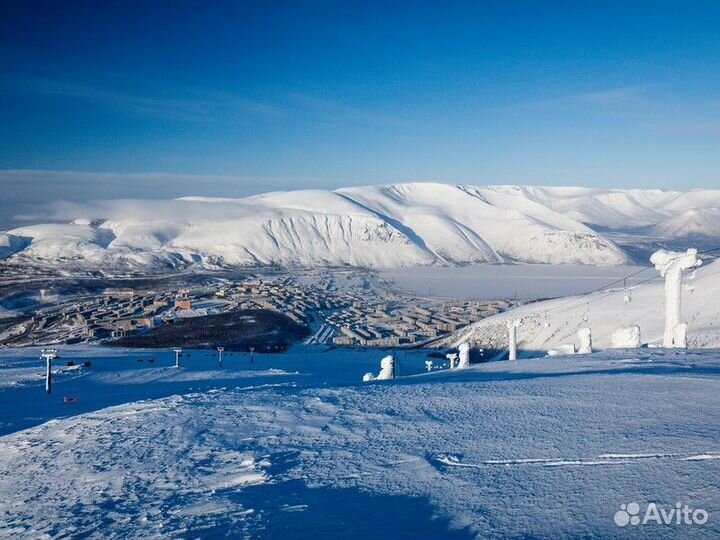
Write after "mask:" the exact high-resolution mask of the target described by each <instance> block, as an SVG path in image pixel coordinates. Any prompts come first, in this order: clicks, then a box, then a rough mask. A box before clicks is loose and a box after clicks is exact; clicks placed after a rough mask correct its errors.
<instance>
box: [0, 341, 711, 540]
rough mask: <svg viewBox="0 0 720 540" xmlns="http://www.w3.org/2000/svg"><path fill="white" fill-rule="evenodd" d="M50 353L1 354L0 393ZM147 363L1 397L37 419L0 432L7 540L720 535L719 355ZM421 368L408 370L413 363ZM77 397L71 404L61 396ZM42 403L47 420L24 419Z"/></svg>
mask: <svg viewBox="0 0 720 540" xmlns="http://www.w3.org/2000/svg"><path fill="white" fill-rule="evenodd" d="M36 352H37V351H29V350H22V351H17V350H15V351H14V350H5V351H2V352H1V353H0V362H2V363H3V364H4V365H0V379H2V380H12V379H14V378H15V377H17V376H18V371H17V370H18V369H21V368H23V367H24V368H25V369H28V370H36V371H41V368H42V366H41V363H40V362H39V361H37V360H36V359H35V358H34V357H33V355H34V353H36ZM139 354H143V355H147V354H148V352H147V351H145V352H142V351H105V350H103V349H95V348H80V349H77V350H74V351H72V350H70V351H67V352H66V357H67V355H74V356H75V357H76V358H86V357H92V361H93V367H92V368H90V369H89V370H77V371H76V372H75V373H74V374H72V375H71V374H65V375H64V376H63V375H59V376H58V380H57V382H56V384H55V386H54V387H55V389H56V393H55V394H53V395H52V396H49V397H48V396H46V395H44V393H43V388H42V382H39V381H34V380H28V378H27V377H21V378H22V379H23V381H22V382H20V383H19V384H15V385H10V384H4V385H3V387H2V389H0V399H2V400H3V403H2V409H0V410H1V411H2V418H3V420H4V421H5V422H10V423H11V424H12V423H13V422H14V419H18V418H21V419H22V422H20V423H23V422H27V421H31V422H32V427H28V428H27V429H23V430H20V431H18V430H17V429H18V427H19V424H17V423H15V424H13V425H14V426H15V427H10V428H9V429H6V430H5V433H6V434H5V435H3V436H2V437H0V536H1V537H8V538H19V539H22V538H40V537H48V538H70V537H73V538H74V537H83V538H225V537H227V538H297V539H310V538H313V539H316V538H320V539H330V538H333V539H335V538H339V537H342V538H347V539H355V538H356V539H363V540H365V539H368V538H381V537H382V538H438V539H439V538H578V537H582V538H597V539H612V538H680V537H681V538H688V539H692V538H714V537H717V536H718V535H720V525H719V523H720V521H718V518H717V516H719V515H720V489H719V488H718V486H720V425H718V424H717V422H715V421H714V420H713V419H714V418H717V417H718V415H719V414H720V394H718V392H717V386H718V377H719V376H720V352H719V351H714V350H705V351H676V350H659V349H656V350H649V349H645V350H635V351H614V352H606V353H595V354H592V355H583V356H573V357H554V358H545V359H532V360H519V361H517V362H512V363H510V362H494V363H487V364H481V365H477V366H473V367H471V368H469V369H465V370H452V371H449V370H446V371H433V372H431V373H427V374H423V375H415V376H409V377H408V376H405V377H400V378H398V379H395V380H393V381H383V382H380V383H369V384H367V383H365V384H363V383H362V382H359V381H360V375H361V374H362V373H363V371H366V369H367V367H368V366H370V365H373V364H374V365H377V361H378V354H377V352H339V351H330V352H325V353H321V352H309V353H306V354H302V353H296V354H287V355H277V356H267V357H263V356H256V363H257V365H254V366H250V365H249V359H248V357H247V355H227V354H226V358H225V366H226V368H224V369H219V368H218V367H217V362H216V358H215V357H214V355H212V354H209V355H208V356H205V354H207V353H203V352H196V351H193V353H192V354H193V356H191V358H189V359H187V360H184V364H183V367H182V368H180V369H177V370H176V369H173V368H170V367H169V366H170V365H171V363H172V352H171V351H167V352H161V353H158V352H157V351H156V352H154V353H153V354H156V356H157V359H156V363H155V365H149V364H147V363H145V364H143V365H138V363H137V362H136V358H137V357H138V355H139ZM425 358H426V357H425V356H424V355H423V353H421V352H415V353H410V354H408V355H407V356H406V357H400V364H401V366H402V365H403V363H405V365H406V366H411V367H413V368H414V367H417V369H419V370H421V369H422V368H421V366H420V364H421V363H422V360H424V359H425ZM329 363H332V365H334V366H336V367H337V369H334V370H333V369H328V364H329ZM415 364H417V366H415ZM292 365H294V366H295V368H296V369H297V371H298V373H295V372H294V370H293V369H292V368H290V366H292ZM271 370H275V374H274V375H271V374H270V372H271ZM169 372H173V373H174V375H170V374H169ZM208 372H212V373H215V374H216V377H215V379H214V380H213V379H211V378H208V376H207V375H204V373H208ZM197 374H203V375H201V376H197ZM193 380H194V381H196V382H194V383H191V382H189V381H193ZM268 381H270V382H268ZM349 381H354V382H349ZM195 384H196V385H198V386H192V385H195ZM68 394H71V395H74V396H76V397H78V398H79V401H78V402H77V403H73V404H64V405H61V404H59V403H58V402H59V400H60V397H61V396H62V395H68ZM158 394H160V395H163V394H164V395H165V397H158ZM118 399H119V400H121V401H120V402H118V401H117V400H118ZM88 402H90V405H89V406H90V409H89V410H88V409H82V408H78V409H73V407H75V406H76V405H77V406H80V407H83V406H86V405H85V404H87V403H88ZM11 405H13V406H11ZM108 405H111V406H108ZM42 408H44V409H49V410H50V414H51V415H52V416H53V419H48V418H46V417H44V416H43V414H42V413H41V414H39V415H38V416H39V417H38V418H36V419H35V420H34V421H33V420H32V419H28V418H27V417H28V416H32V415H34V414H37V413H38V412H39V411H40V409H42ZM61 411H62V412H61ZM629 502H638V503H640V504H647V503H648V502H656V503H657V504H659V505H665V506H667V507H671V506H673V505H674V504H675V503H676V502H681V503H683V504H688V505H690V506H691V507H693V508H703V509H705V510H706V511H707V512H708V513H709V516H710V519H709V521H708V523H707V524H706V525H704V526H696V525H694V526H687V525H673V526H659V525H652V524H648V525H643V526H637V527H626V528H619V527H617V526H616V525H615V524H614V522H613V516H614V514H615V512H617V511H618V510H619V508H620V505H621V504H627V503H629Z"/></svg>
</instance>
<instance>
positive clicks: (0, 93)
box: [0, 0, 720, 212]
mask: <svg viewBox="0 0 720 540" xmlns="http://www.w3.org/2000/svg"><path fill="white" fill-rule="evenodd" d="M208 4H212V5H208ZM3 6H4V7H3V16H2V17H0V66H2V70H0V117H1V119H2V121H0V169H3V170H5V172H0V188H2V185H3V184H4V185H5V187H6V188H8V189H7V191H6V194H5V195H6V201H8V200H10V199H13V200H17V201H18V202H23V197H24V198H28V197H31V198H42V197H45V198H52V197H64V198H70V199H74V198H102V197H108V196H147V197H154V196H175V195H178V196H179V195H186V194H191V193H192V194H208V195H238V196H240V195H247V194H249V193H253V192H258V191H265V190H269V189H292V188H303V187H322V188H332V187H340V186H344V185H353V184H372V183H388V182H397V181H420V180H437V181H445V182H462V183H479V184H485V183H522V184H547V185H557V184H567V185H585V186H602V187H659V188H686V187H720V32H718V28H720V4H718V3H717V2H676V3H665V2H658V1H654V2H610V1H605V2H584V1H573V2H560V1H558V2H537V1H536V2H509V1H504V2H467V3H463V2H408V3H402V2H372V1H364V2H340V1H331V2H320V1H318V2H270V1H260V2H229V3H227V4H226V5H223V4H222V3H221V2H157V3H153V2H134V1H130V2H116V3H114V2H109V1H108V2H95V1H90V2H80V1H73V2H35V1H29V0H10V1H6V2H4V3H3ZM17 169H22V170H29V171H38V170H43V171H44V172H42V173H39V172H37V173H33V172H27V171H26V172H23V173H20V176H19V178H21V180H20V181H19V180H18V173H16V172H7V170H17ZM54 171H80V172H85V173H87V172H103V173H107V174H105V175H103V176H101V177H94V176H93V175H87V174H84V175H76V176H72V175H68V173H67V172H54ZM125 173H133V176H131V177H129V178H131V180H132V181H129V182H123V181H122V180H121V181H118V180H117V179H118V178H121V179H122V176H121V175H122V174H125ZM145 173H168V174H151V175H146V176H145V177H144V176H143V174H145ZM178 175H183V176H178ZM193 175H198V176H197V177H196V176H193ZM143 178H145V180H144V181H143ZM69 179H70V180H69ZM103 179H105V180H103ZM107 179H112V180H107ZM68 182H69V183H68ZM18 186H25V187H26V189H25V190H22V189H20V190H19V191H18V190H17V189H16V188H17V187H18ZM9 187H12V190H11V189H9ZM10 191H12V193H10ZM1 211H2V209H1V208H0V212H1Z"/></svg>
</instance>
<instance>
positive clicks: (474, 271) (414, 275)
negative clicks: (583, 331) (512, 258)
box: [379, 264, 654, 300]
mask: <svg viewBox="0 0 720 540" xmlns="http://www.w3.org/2000/svg"><path fill="white" fill-rule="evenodd" d="M643 268H644V267H642V266H606V267H603V266H583V265H547V264H513V265H497V264H479V265H472V266H462V267H447V268H446V267H438V266H430V267H417V268H393V269H388V270H382V271H380V272H379V274H380V277H382V278H383V279H385V280H387V281H391V282H393V283H394V284H395V285H396V286H398V287H400V288H402V289H405V290H407V291H411V292H413V293H415V294H418V295H422V296H435V297H441V298H453V299H472V300H490V299H497V298H520V299H537V298H554V297H557V296H570V295H574V294H580V293H584V292H588V291H592V290H595V289H597V288H599V287H602V286H603V285H605V284H607V283H609V282H612V281H615V280H617V279H620V278H622V277H623V276H626V275H629V274H632V273H635V272H638V271H640V270H642V269H643ZM653 272H654V270H653V269H648V270H647V271H645V272H643V273H642V274H640V275H638V276H637V277H635V278H631V279H629V280H628V285H631V284H633V283H637V282H639V281H642V280H644V279H647V278H649V277H651V276H652V275H653Z"/></svg>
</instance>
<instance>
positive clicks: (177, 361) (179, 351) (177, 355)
mask: <svg viewBox="0 0 720 540" xmlns="http://www.w3.org/2000/svg"><path fill="white" fill-rule="evenodd" d="M173 351H175V367H177V368H179V367H180V355H181V354H182V349H181V348H180V347H175V348H174V349H173Z"/></svg>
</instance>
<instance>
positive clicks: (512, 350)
mask: <svg viewBox="0 0 720 540" xmlns="http://www.w3.org/2000/svg"><path fill="white" fill-rule="evenodd" d="M521 324H522V319H513V320H512V321H508V323H507V327H508V360H517V329H518V327H519V326H520V325H521Z"/></svg>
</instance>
